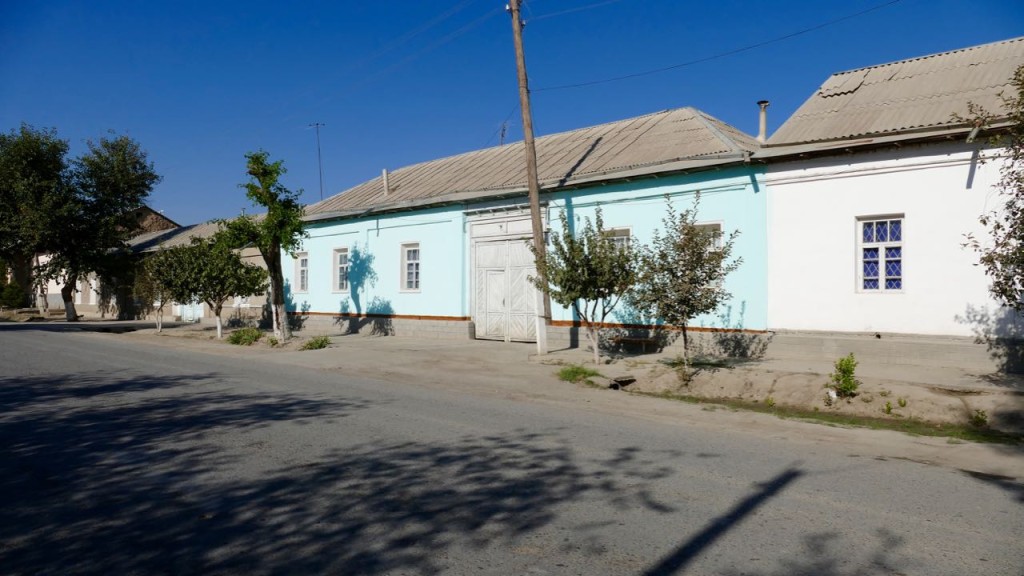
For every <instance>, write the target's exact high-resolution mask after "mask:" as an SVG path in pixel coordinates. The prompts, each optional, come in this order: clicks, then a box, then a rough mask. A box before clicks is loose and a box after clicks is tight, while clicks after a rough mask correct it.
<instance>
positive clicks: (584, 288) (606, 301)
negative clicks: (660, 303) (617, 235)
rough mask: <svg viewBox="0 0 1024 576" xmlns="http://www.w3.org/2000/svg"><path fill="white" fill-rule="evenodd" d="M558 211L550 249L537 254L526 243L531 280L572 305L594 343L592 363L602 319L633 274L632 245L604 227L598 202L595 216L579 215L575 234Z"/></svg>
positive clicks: (597, 353) (598, 359) (596, 355)
mask: <svg viewBox="0 0 1024 576" xmlns="http://www.w3.org/2000/svg"><path fill="white" fill-rule="evenodd" d="M558 217H559V220H560V221H561V223H562V230H561V234H559V235H552V237H551V244H552V247H551V250H550V251H546V252H545V254H542V255H538V253H537V251H536V250H535V249H534V246H533V244H532V243H530V251H531V252H533V255H534V259H535V262H536V264H537V271H538V272H539V274H538V277H535V278H531V279H530V280H531V281H532V282H533V284H534V285H535V286H536V287H537V288H538V289H539V290H542V291H544V292H547V294H548V295H549V296H550V297H551V299H552V300H554V301H555V302H557V303H559V304H561V305H562V306H564V307H566V308H571V309H572V311H573V312H574V313H575V314H576V317H577V318H579V320H580V323H582V324H583V326H584V328H585V330H586V333H587V339H588V340H590V343H591V345H593V347H594V363H595V364H600V362H601V353H600V336H601V334H600V331H601V325H603V324H604V321H605V320H606V319H607V318H608V315H609V314H611V313H612V311H613V310H614V309H615V307H616V306H617V305H618V303H619V301H620V300H621V299H622V296H623V295H624V294H625V293H626V292H627V291H628V290H629V289H630V288H631V287H632V286H633V283H634V282H635V280H636V263H635V262H636V258H635V250H634V249H633V247H632V244H630V243H629V242H628V241H627V242H625V243H623V244H618V243H616V242H615V241H614V240H613V239H612V238H611V237H610V236H609V235H608V234H606V233H605V229H604V221H603V219H602V217H601V209H600V208H598V209H597V214H596V215H595V217H594V222H593V223H592V222H591V221H590V219H589V218H584V224H583V229H582V230H581V231H580V232H579V233H578V234H575V235H574V234H573V233H572V229H571V228H570V227H569V220H568V217H567V216H566V212H565V210H563V211H562V212H561V213H560V214H559V215H558ZM542 279H543V280H542Z"/></svg>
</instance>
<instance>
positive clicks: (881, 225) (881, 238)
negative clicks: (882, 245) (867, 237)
mask: <svg viewBox="0 0 1024 576" xmlns="http://www.w3.org/2000/svg"><path fill="white" fill-rule="evenodd" d="M888 239H889V223H888V222H875V242H885V241H886V240H888Z"/></svg>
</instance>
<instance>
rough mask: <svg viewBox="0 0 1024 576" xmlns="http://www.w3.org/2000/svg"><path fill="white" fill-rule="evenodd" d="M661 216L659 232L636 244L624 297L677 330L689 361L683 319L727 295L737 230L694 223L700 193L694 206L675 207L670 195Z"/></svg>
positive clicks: (736, 263) (707, 309) (735, 264)
mask: <svg viewBox="0 0 1024 576" xmlns="http://www.w3.org/2000/svg"><path fill="white" fill-rule="evenodd" d="M666 203H667V204H668V206H667V208H666V212H667V213H666V215H665V217H664V218H663V219H662V221H661V222H662V225H663V227H664V232H662V233H659V232H658V231H657V230H656V231H655V232H654V235H653V236H652V239H651V244H649V245H646V246H643V247H642V248H640V250H639V253H640V257H639V279H638V281H637V285H636V287H635V288H634V290H633V291H632V292H631V293H630V296H629V302H630V304H631V305H632V306H633V307H634V308H636V309H637V310H638V311H642V312H643V313H645V314H649V315H650V316H653V317H655V318H658V319H660V320H661V321H662V322H664V323H666V324H668V325H670V326H674V327H676V328H678V329H679V330H680V331H682V335H683V359H684V361H685V362H687V363H688V362H689V345H690V342H689V336H688V334H687V324H689V322H690V320H691V319H693V318H694V317H696V316H699V315H701V314H705V313H707V312H711V311H713V310H715V309H716V308H718V306H719V305H720V304H722V303H723V302H725V301H726V300H728V299H729V298H730V296H731V295H730V294H729V292H728V291H726V289H725V277H726V276H728V275H729V274H730V273H732V272H733V271H734V270H736V268H738V267H739V265H740V263H741V262H742V259H740V258H737V259H736V260H733V261H729V257H730V256H731V255H732V249H733V243H734V241H735V240H736V237H737V236H738V235H739V232H738V231H737V232H733V233H732V234H730V235H729V236H728V237H724V236H722V233H721V232H720V231H717V230H713V229H711V228H709V227H705V226H698V225H697V210H698V208H699V207H700V194H699V193H697V194H695V195H694V198H693V207H692V208H690V209H689V210H684V211H682V212H676V210H675V208H674V207H673V206H672V202H671V200H670V199H668V198H666Z"/></svg>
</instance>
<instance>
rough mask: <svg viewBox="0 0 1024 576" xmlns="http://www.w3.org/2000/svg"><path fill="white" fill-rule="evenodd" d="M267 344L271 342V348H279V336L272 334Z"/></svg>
mask: <svg viewBox="0 0 1024 576" xmlns="http://www.w3.org/2000/svg"><path fill="white" fill-rule="evenodd" d="M267 344H270V347H271V348H277V345H278V344H280V342H278V341H277V338H274V337H273V336H271V337H270V338H267Z"/></svg>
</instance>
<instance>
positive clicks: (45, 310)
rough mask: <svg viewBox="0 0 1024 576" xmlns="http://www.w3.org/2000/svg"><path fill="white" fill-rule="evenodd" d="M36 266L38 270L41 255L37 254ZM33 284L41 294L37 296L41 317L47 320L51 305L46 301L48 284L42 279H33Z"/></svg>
mask: <svg viewBox="0 0 1024 576" xmlns="http://www.w3.org/2000/svg"><path fill="white" fill-rule="evenodd" d="M35 264H36V268H37V269H38V268H39V254H36V257H35ZM32 283H33V285H36V286H37V287H38V288H39V293H38V295H37V296H36V306H37V307H38V308H39V315H40V316H42V317H43V318H46V317H47V316H49V313H50V303H49V302H47V299H46V288H47V284H48V282H46V281H44V280H42V279H41V278H35V279H33V281H32Z"/></svg>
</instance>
